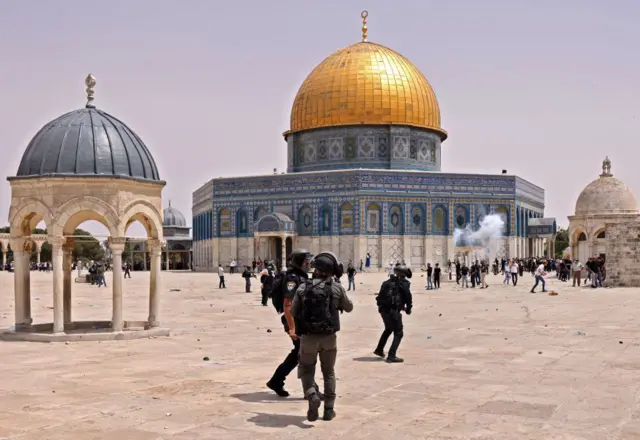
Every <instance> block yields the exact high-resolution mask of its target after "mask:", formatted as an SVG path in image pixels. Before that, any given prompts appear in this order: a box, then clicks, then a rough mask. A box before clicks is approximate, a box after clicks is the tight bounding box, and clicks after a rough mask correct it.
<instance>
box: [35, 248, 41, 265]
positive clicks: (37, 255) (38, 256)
mask: <svg viewBox="0 0 640 440" xmlns="http://www.w3.org/2000/svg"><path fill="white" fill-rule="evenodd" d="M41 252H42V244H41V243H36V263H38V266H39V265H40V253H41Z"/></svg>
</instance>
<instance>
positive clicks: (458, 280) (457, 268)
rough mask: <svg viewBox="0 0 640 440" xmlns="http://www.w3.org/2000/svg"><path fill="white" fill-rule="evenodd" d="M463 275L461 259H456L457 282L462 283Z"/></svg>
mask: <svg viewBox="0 0 640 440" xmlns="http://www.w3.org/2000/svg"><path fill="white" fill-rule="evenodd" d="M461 277H462V275H461V272H460V261H456V284H460V278H461Z"/></svg>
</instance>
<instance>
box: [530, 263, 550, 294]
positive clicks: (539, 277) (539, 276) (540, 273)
mask: <svg viewBox="0 0 640 440" xmlns="http://www.w3.org/2000/svg"><path fill="white" fill-rule="evenodd" d="M546 274H547V273H546V272H545V271H544V261H541V262H540V264H539V265H538V268H537V269H536V272H535V276H536V283H535V284H534V285H533V287H532V288H531V293H536V292H535V290H536V287H538V283H542V291H543V292H546V291H547V289H546V283H545V281H544V276H545V275H546Z"/></svg>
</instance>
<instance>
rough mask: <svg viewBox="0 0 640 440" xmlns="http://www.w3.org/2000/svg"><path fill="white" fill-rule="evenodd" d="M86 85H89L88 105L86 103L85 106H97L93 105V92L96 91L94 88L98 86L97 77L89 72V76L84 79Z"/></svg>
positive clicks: (87, 90)
mask: <svg viewBox="0 0 640 440" xmlns="http://www.w3.org/2000/svg"><path fill="white" fill-rule="evenodd" d="M84 85H85V86H87V89H86V92H87V105H85V107H86V108H96V106H95V105H93V93H94V90H93V88H94V87H95V86H96V78H95V77H94V76H93V75H92V74H88V75H87V77H86V78H85V79H84Z"/></svg>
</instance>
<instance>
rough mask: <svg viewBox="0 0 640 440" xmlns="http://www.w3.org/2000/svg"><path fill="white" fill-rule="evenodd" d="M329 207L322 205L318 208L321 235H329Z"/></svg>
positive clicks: (330, 219) (330, 220)
mask: <svg viewBox="0 0 640 440" xmlns="http://www.w3.org/2000/svg"><path fill="white" fill-rule="evenodd" d="M331 222H332V218H331V206H329V205H323V206H322V207H321V208H320V225H319V226H320V227H319V229H320V233H321V234H330V233H331V230H332V228H331V226H332V225H331Z"/></svg>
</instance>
